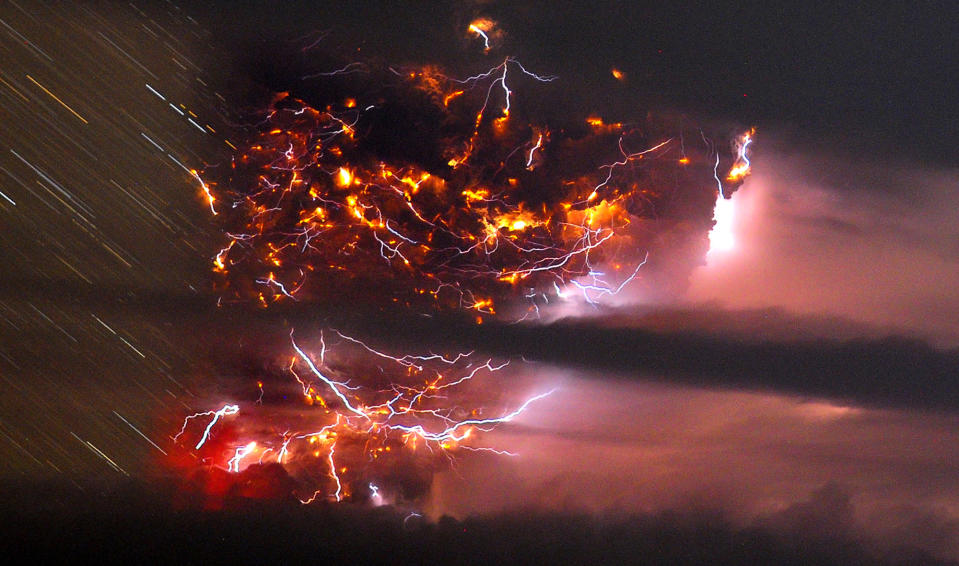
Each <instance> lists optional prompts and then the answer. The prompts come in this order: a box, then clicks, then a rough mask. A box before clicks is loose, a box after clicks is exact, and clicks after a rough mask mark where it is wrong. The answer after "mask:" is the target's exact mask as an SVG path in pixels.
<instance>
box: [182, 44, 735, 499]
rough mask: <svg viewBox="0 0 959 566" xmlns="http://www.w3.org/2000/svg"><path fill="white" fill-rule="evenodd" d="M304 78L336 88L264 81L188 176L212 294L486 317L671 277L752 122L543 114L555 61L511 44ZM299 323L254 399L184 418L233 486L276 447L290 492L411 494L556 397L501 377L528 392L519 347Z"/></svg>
mask: <svg viewBox="0 0 959 566" xmlns="http://www.w3.org/2000/svg"><path fill="white" fill-rule="evenodd" d="M477 29H479V28H477ZM471 31H476V30H473V29H472V28H471ZM480 31H482V30H480ZM477 33H478V32H477ZM311 80H321V81H323V82H325V83H329V84H326V86H325V88H323V89H319V88H314V89H312V90H311V92H310V96H297V95H296V94H290V93H280V94H277V95H275V97H274V98H273V99H272V101H271V102H270V103H269V105H268V107H267V108H265V109H264V110H263V111H262V112H260V113H259V114H258V115H257V116H255V117H254V118H252V119H251V120H250V125H249V126H247V127H246V129H245V132H246V137H245V139H243V140H241V141H240V142H239V143H237V145H236V148H237V150H236V153H235V155H234V156H233V158H232V160H231V161H230V163H228V164H219V165H215V166H210V167H208V168H207V169H205V170H204V171H202V172H197V173H194V174H195V176H196V178H197V180H198V181H199V182H200V183H201V186H202V188H203V190H204V192H205V195H206V197H207V201H208V205H209V208H210V212H211V214H212V215H213V216H214V220H215V222H217V223H218V225H219V226H220V228H221V229H222V231H223V233H224V235H225V241H224V246H223V247H222V248H221V249H220V250H219V252H218V253H216V256H215V258H214V262H213V263H214V265H213V271H214V272H215V278H216V286H217V288H218V290H219V291H220V294H221V301H225V302H241V303H250V302H252V303H254V304H258V305H259V306H261V307H264V308H269V307H273V306H274V305H276V304H277V303H281V304H282V305H284V308H285V309H287V311H286V312H296V311H300V312H302V311H303V310H304V309H312V308H316V307H317V306H320V305H322V306H323V307H325V308H333V309H334V310H335V309H337V308H340V309H342V305H344V304H352V305H365V306H366V307H373V310H374V311H375V310H377V309H379V310H381V311H382V310H384V309H386V310H387V311H388V312H389V313H392V314H391V315H390V316H398V317H400V318H403V317H409V316H411V315H414V314H416V313H419V314H425V315H427V316H432V315H433V314H439V313H451V312H452V313H454V316H460V315H459V314H456V313H468V315H469V317H471V318H472V319H473V320H474V321H475V323H476V324H482V323H483V322H484V321H485V320H490V319H494V320H497V321H502V320H510V321H515V320H525V319H535V318H537V317H538V316H539V315H540V314H541V309H542V308H543V307H544V306H547V305H549V304H552V303H556V302H557V301H561V300H564V299H569V298H570V297H581V300H582V301H585V302H586V303H595V302H597V301H601V300H603V299H604V298H605V297H608V296H612V295H616V294H618V293H619V292H620V291H622V290H623V289H625V288H627V287H628V286H639V285H643V286H644V287H645V288H646V289H647V290H650V289H660V290H663V291H665V292H669V293H675V292H676V291H677V290H681V289H682V288H684V286H685V280H686V279H687V278H688V275H689V273H690V272H691V270H692V268H693V267H694V266H695V265H697V264H699V263H701V262H702V259H703V256H704V254H705V252H706V249H707V247H708V239H707V234H708V232H709V230H710V228H711V227H712V225H713V207H714V203H715V202H716V201H717V198H720V199H722V198H724V197H726V198H728V197H729V196H730V195H731V193H732V191H734V190H735V188H736V187H737V186H738V184H739V183H740V182H741V180H742V178H743V177H744V176H745V174H746V173H748V159H746V155H745V148H746V146H747V145H748V140H749V137H748V134H747V136H746V137H736V138H728V139H720V140H719V141H716V140H714V138H713V136H712V135H707V134H706V133H705V132H704V131H703V130H701V129H698V128H690V127H689V126H688V125H687V126H681V125H680V123H679V122H678V121H676V120H672V119H669V118H663V119H658V120H657V119H652V118H650V117H644V118H643V119H641V120H637V121H633V122H623V123H606V122H605V121H604V120H603V118H601V117H599V116H597V115H591V116H578V117H568V118H564V119H563V121H562V123H558V124H556V123H549V122H548V121H547V120H546V119H545V118H543V117H542V116H543V114H542V113H541V110H540V109H538V108H537V104H536V103H535V100H536V99H537V93H538V92H540V91H541V90H542V89H550V88H559V87H558V86H557V85H556V84H554V83H555V82H556V77H553V76H547V75H542V74H537V73H534V72H533V71H531V70H530V69H528V68H526V67H525V66H524V65H523V64H522V63H521V62H519V61H518V60H516V59H514V58H511V57H507V58H505V59H503V60H502V62H501V63H500V64H499V65H496V66H494V67H492V68H490V69H488V70H486V71H484V72H480V73H477V74H474V75H472V76H469V77H466V78H453V77H452V76H450V75H449V74H447V73H446V72H444V71H442V70H441V69H439V68H437V67H430V66H426V67H419V68H415V69H407V68H393V67H385V68H378V67H376V66H375V65H373V64H368V63H362V62H354V63H349V64H347V65H344V66H342V67H341V68H340V69H339V70H337V71H334V72H330V73H325V74H320V75H313V76H312V77H311ZM317 93H325V94H317ZM527 100H532V101H533V102H526V101H527ZM397 313H399V314H397ZM300 333H301V334H302V335H307V334H308V338H307V340H306V341H301V339H300V338H299V337H298V334H297V332H296V331H293V332H290V342H289V345H288V346H286V347H284V348H282V349H280V351H279V352H270V353H268V354H266V359H267V360H269V361H268V362H266V365H267V366H268V367H269V368H270V369H269V371H268V372H267V373H268V374H269V375H270V376H271V378H267V379H263V380H258V381H257V382H256V383H257V391H252V392H251V391H248V393H253V394H254V395H255V399H254V398H253V396H251V398H250V399H249V400H248V401H247V402H246V403H241V404H240V405H243V407H242V408H241V406H240V405H236V404H231V403H227V404H224V405H222V407H221V408H219V409H215V408H214V409H212V410H210V411H207V412H203V413H198V414H196V415H192V416H190V417H188V419H187V420H186V421H185V422H184V426H183V429H182V430H181V431H180V434H179V435H178V437H177V439H178V442H180V444H181V445H184V446H187V447H189V446H192V452H193V453H194V454H195V455H196V456H197V457H198V458H199V459H200V461H202V462H205V463H207V464H210V465H212V466H213V467H214V468H220V469H226V470H227V471H228V472H232V473H233V474H236V477H238V478H239V485H245V484H247V483H250V482H253V483H254V484H255V483H257V481H259V480H257V481H254V480H255V478H253V479H250V478H249V477H248V476H250V475H251V474H253V475H255V476H256V477H257V478H258V477H260V476H262V475H263V474H262V473H260V472H255V473H254V472H250V471H249V466H251V465H252V464H257V465H267V464H281V465H282V466H283V469H284V470H285V471H287V472H288V473H290V474H292V475H293V476H295V477H296V478H297V480H298V482H299V486H300V487H298V488H295V489H292V491H295V492H296V497H297V498H299V499H300V500H301V501H303V502H312V501H314V500H316V499H335V500H337V501H340V500H343V499H351V500H360V501H370V502H373V503H383V502H398V501H417V500H421V499H422V497H423V496H424V495H425V494H426V492H427V490H428V488H429V486H430V483H431V481H432V475H433V473H434V472H436V471H439V470H441V469H445V468H448V467H449V465H450V464H451V462H452V461H453V458H454V456H457V457H458V456H459V455H462V454H466V453H470V452H473V453H475V452H492V453H495V454H497V455H498V456H501V457H510V456H512V454H510V453H508V452H505V451H502V450H498V449H496V448H495V447H492V446H488V445H484V444H483V441H482V438H481V437H482V435H483V433H485V432H489V431H491V430H492V429H493V428H494V427H495V426H496V425H499V424H502V423H506V422H509V421H511V420H513V418H514V417H517V416H518V415H520V414H521V413H522V412H523V411H525V410H526V408H527V407H528V406H530V405H531V404H532V403H534V402H539V401H540V400H541V399H543V398H544V397H546V396H548V395H549V394H550V393H551V391H550V390H549V389H548V388H543V389H541V390H537V391H533V392H531V393H529V395H528V396H526V397H523V398H517V397H516V396H515V395H512V394H510V393H525V392H519V391H513V389H515V388H511V387H510V383H509V378H508V377H501V375H513V376H515V375H516V369H515V368H516V366H518V365H521V364H519V363H518V360H512V362H513V365H512V366H511V365H510V362H511V360H509V359H508V358H507V359H504V360H499V361H497V360H494V359H493V358H490V357H486V356H483V355H480V354H476V353H474V352H461V353H456V352H443V353H439V354H438V353H434V352H433V351H431V350H430V348H428V347H427V348H422V347H421V348H420V349H419V351H418V352H416V353H414V354H409V353H404V352H396V351H395V350H396V345H395V344H390V343H389V342H388V341H387V342H386V343H383V342H384V341H383V340H382V337H380V342H381V343H379V344H374V343H372V342H371V340H375V338H374V339H368V338H363V337H355V336H350V335H347V334H345V333H342V332H339V331H337V330H335V329H332V328H324V329H323V330H320V329H319V328H310V329H309V330H308V331H306V330H302V329H301V330H300ZM272 376H283V378H285V380H284V379H274V378H272ZM251 401H252V403H251ZM238 413H242V414H239V415H238ZM218 431H219V432H218ZM255 469H259V468H255ZM270 469H271V470H274V472H271V473H275V471H276V469H277V468H275V467H273V468H270ZM244 470H246V471H244ZM267 476H269V474H267ZM224 477H228V476H224V475H223V474H222V473H220V472H216V478H221V479H222V478H224ZM214 480H215V478H208V479H207V480H206V483H205V484H204V481H200V482H199V483H200V484H204V485H210V484H211V482H212V483H213V484H217V485H219V484H218V483H217V482H218V481H220V480H216V481H214ZM283 485H286V484H285V483H284V484H283ZM289 485H294V484H293V483H290V484H289ZM303 486H309V487H303ZM231 489H233V488H231ZM226 491H227V492H228V491H230V490H229V489H228V490H226ZM234 491H235V489H234ZM256 491H257V490H256V489H253V490H252V492H256ZM282 491H285V492H289V491H291V490H285V489H284V490H282ZM219 492H220V493H225V491H224V490H223V489H219ZM271 493H272V492H271Z"/></svg>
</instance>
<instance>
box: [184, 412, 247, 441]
mask: <svg viewBox="0 0 959 566" xmlns="http://www.w3.org/2000/svg"><path fill="white" fill-rule="evenodd" d="M239 412H240V406H239V405H223V407H222V408H220V409H217V410H216V411H203V412H201V413H194V414H192V415H190V416H188V417H186V418H185V419H183V427H182V428H180V432H178V433H177V434H176V436H174V437H173V441H174V442H176V441H177V439H179V438H180V436H182V435H183V433H184V432H186V428H187V425H189V424H190V421H191V420H193V419H196V418H199V417H207V416H209V417H213V418H212V419H210V422H209V423H207V425H206V428H205V429H204V430H203V435H202V436H201V437H200V440H199V441H198V442H197V443H196V446H194V447H193V448H194V450H199V449H200V447H201V446H203V445H204V444H205V443H206V441H207V440H208V439H209V438H210V431H211V430H213V425H215V424H216V423H217V421H219V420H220V417H226V416H230V415H235V414H237V413H239Z"/></svg>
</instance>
